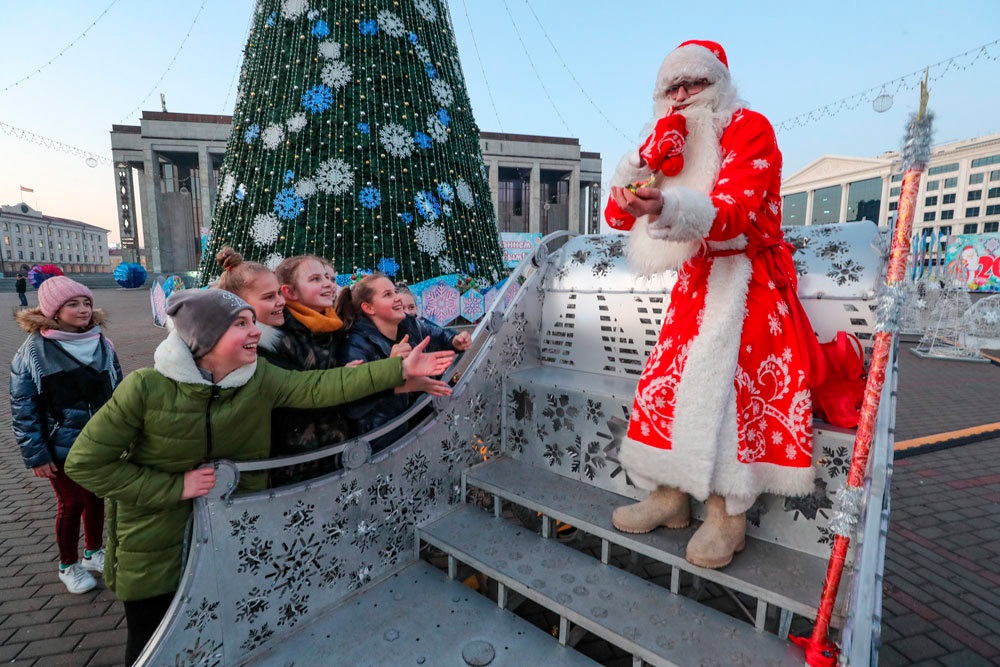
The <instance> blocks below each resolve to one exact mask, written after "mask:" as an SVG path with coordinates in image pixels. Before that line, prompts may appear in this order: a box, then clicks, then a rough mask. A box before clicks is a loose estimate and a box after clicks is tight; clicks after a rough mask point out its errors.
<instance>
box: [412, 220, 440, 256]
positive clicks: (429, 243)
mask: <svg viewBox="0 0 1000 667" xmlns="http://www.w3.org/2000/svg"><path fill="white" fill-rule="evenodd" d="M413 241H414V243H416V244H417V248H419V249H420V251H421V252H424V253H427V254H428V255H430V256H431V257H437V256H438V255H440V254H441V251H442V250H444V246H445V236H444V230H443V229H441V228H440V227H435V226H434V225H431V224H423V225H420V226H419V227H417V229H416V231H415V232H414V233H413Z"/></svg>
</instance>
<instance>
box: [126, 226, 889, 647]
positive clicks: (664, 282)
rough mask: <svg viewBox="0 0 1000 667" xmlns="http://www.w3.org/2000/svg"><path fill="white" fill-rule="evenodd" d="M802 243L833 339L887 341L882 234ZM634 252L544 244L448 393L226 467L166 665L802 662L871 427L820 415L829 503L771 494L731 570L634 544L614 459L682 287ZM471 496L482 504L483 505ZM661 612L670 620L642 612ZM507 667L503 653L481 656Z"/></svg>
mask: <svg viewBox="0 0 1000 667" xmlns="http://www.w3.org/2000/svg"><path fill="white" fill-rule="evenodd" d="M794 231H795V235H796V236H798V237H799V240H798V245H800V246H801V247H802V250H800V252H799V253H797V254H796V258H797V263H798V264H799V265H800V267H801V271H802V276H801V280H800V293H801V294H802V297H803V303H804V305H805V307H806V310H807V312H809V314H810V317H811V318H812V319H813V321H814V323H815V324H816V327H817V329H818V330H819V332H820V334H821V338H822V339H824V340H825V339H829V338H832V336H833V334H834V333H836V331H840V330H848V331H851V332H853V333H855V334H856V335H858V337H859V338H861V339H862V341H866V340H870V338H871V331H872V328H873V322H872V311H873V308H872V306H873V304H874V303H875V292H876V288H877V285H878V283H879V278H878V276H879V275H880V269H881V261H882V259H881V252H880V250H879V247H880V246H879V244H878V231H877V229H876V228H875V226H874V225H872V224H870V223H853V224H847V225H834V226H830V227H807V228H800V229H797V230H794ZM560 244H563V245H562V246H561V247H559V245H560ZM625 244H626V237H624V236H619V235H608V236H578V237H568V235H566V234H565V233H562V234H556V235H553V236H550V237H548V238H546V239H545V240H544V241H543V243H542V245H541V246H539V248H538V249H536V251H535V252H534V253H533V255H532V256H531V257H529V258H528V259H527V260H526V261H525V262H524V263H523V264H522V265H521V266H520V267H519V268H518V270H517V271H516V272H515V275H514V276H512V278H511V280H510V281H509V282H508V287H507V289H506V290H505V291H504V292H502V293H500V295H499V296H498V298H497V299H496V300H495V301H494V303H493V304H492V306H491V307H490V308H489V310H488V312H487V314H486V316H485V317H484V319H483V322H482V323H481V324H480V326H479V327H478V328H477V330H476V333H475V336H474V341H475V344H474V347H473V349H472V350H470V351H469V352H467V353H466V354H465V355H464V357H463V359H462V360H460V361H459V362H458V367H457V368H456V369H455V373H454V374H456V375H458V381H457V384H456V386H455V391H454V395H453V396H452V397H451V398H450V399H434V400H430V399H428V398H424V399H421V401H418V403H417V405H415V406H414V407H413V408H412V409H411V411H410V412H409V413H408V414H407V415H403V416H401V417H400V418H398V420H397V421H396V422H393V423H391V424H387V425H386V426H385V427H383V428H382V429H380V430H379V431H376V432H372V433H369V434H366V435H365V436H364V437H362V438H357V439H355V440H352V441H349V442H347V443H343V444H342V445H338V446H336V447H331V448H327V449H325V450H322V451H319V452H314V453H311V454H308V455H301V456H297V457H286V458H283V459H274V460H271V461H262V462H252V463H249V462H248V463H239V464H234V463H231V462H219V464H218V467H219V474H218V479H219V481H218V482H217V484H216V488H215V489H213V491H212V493H211V494H210V495H209V496H208V497H207V498H205V499H201V500H199V501H197V502H196V504H195V514H194V521H193V530H192V537H191V548H190V552H189V556H188V562H187V565H186V568H185V572H184V576H183V579H182V582H181V588H180V590H179V591H178V595H177V597H176V599H175V601H174V604H173V606H172V607H171V610H170V611H169V612H168V615H167V618H166V619H165V621H164V623H163V624H162V625H161V627H160V628H159V630H158V632H157V635H156V636H155V638H154V642H152V643H151V646H150V648H149V649H148V650H147V651H146V653H145V654H144V659H145V660H146V662H145V664H150V665H152V664H156V665H160V664H170V665H175V664H198V665H237V664H279V665H280V664H287V663H294V664H295V665H305V664H344V665H353V664H410V663H411V661H412V660H413V659H416V658H423V659H424V664H463V663H462V660H463V659H464V660H465V663H466V664H509V665H520V664H526V663H528V662H529V661H534V662H539V663H540V664H593V663H592V662H591V661H589V660H588V659H587V658H585V657H584V656H583V655H582V654H580V653H577V652H576V651H574V650H572V649H571V648H569V645H572V644H573V643H574V642H575V641H576V640H577V639H579V637H580V636H581V634H582V633H583V632H584V631H588V632H591V633H594V634H596V635H597V636H600V637H602V638H604V639H606V640H607V641H609V642H611V643H613V644H616V645H618V646H620V647H621V648H622V649H624V650H626V651H628V652H629V653H631V654H632V655H633V656H635V659H636V660H637V661H644V662H647V663H649V664H685V663H687V662H693V663H702V662H705V663H709V662H711V661H712V660H715V661H717V662H719V663H720V664H728V663H732V662H733V661H734V660H736V661H737V662H744V663H746V664H755V663H757V662H762V663H778V664H796V663H798V664H801V660H802V656H801V653H800V652H799V650H798V649H797V648H795V647H793V646H791V645H790V644H789V643H788V642H787V641H785V639H784V638H785V635H786V634H787V631H788V628H789V626H790V624H791V622H792V620H793V618H795V617H805V618H809V617H810V615H811V614H812V613H814V612H815V605H816V603H817V602H818V598H819V590H820V587H821V584H822V576H823V571H824V569H825V558H826V555H827V554H828V551H829V545H828V541H829V530H828V528H827V525H826V522H827V520H828V518H829V514H830V510H831V508H832V506H833V497H834V496H835V494H836V491H837V490H838V489H839V488H840V486H841V485H842V483H843V478H844V472H846V465H847V462H848V461H849V459H850V450H851V446H852V444H853V434H852V432H851V431H849V430H846V429H838V428H833V427H828V426H827V425H825V424H823V423H822V422H817V423H816V429H815V433H816V439H815V441H816V445H815V450H816V451H815V465H816V471H817V484H816V490H815V492H814V493H813V494H812V495H811V496H808V497H805V498H801V499H784V498H773V497H764V498H762V499H761V501H760V502H759V503H758V504H757V505H755V507H754V508H753V509H752V510H751V512H750V513H749V517H750V522H751V524H750V526H749V529H748V537H749V538H750V539H749V540H748V547H747V549H746V551H745V552H744V553H742V554H740V555H739V556H738V557H737V559H736V560H735V561H734V562H733V564H732V565H731V566H729V567H728V568H726V569H724V570H720V571H712V570H702V569H700V568H697V567H694V566H692V565H690V564H689V563H687V562H686V561H685V560H684V559H683V544H684V542H685V541H686V539H687V536H688V535H689V533H688V532H685V531H656V532H654V533H653V534H650V535H647V536H635V535H625V534H621V533H618V532H617V531H614V530H613V529H612V528H611V527H610V513H611V510H612V508H613V507H614V506H615V504H620V503H621V502H622V501H624V500H626V499H627V498H629V497H636V496H637V495H639V494H638V493H637V492H636V490H635V489H634V487H632V486H631V485H630V483H629V482H628V480H627V475H626V474H625V472H624V471H623V470H622V469H621V468H620V466H619V465H618V463H617V447H618V445H619V443H620V441H621V438H622V436H623V433H624V425H625V424H626V423H627V418H628V410H629V409H630V408H631V402H632V395H633V392H634V389H635V384H636V381H637V380H638V375H639V373H640V372H641V370H642V365H643V363H644V360H645V357H646V355H647V354H648V352H649V350H650V349H651V347H652V346H653V345H654V344H655V342H656V339H657V336H658V333H659V329H660V325H661V322H662V314H663V309H664V306H665V304H666V300H667V299H668V298H669V288H670V286H671V284H672V278H671V276H670V275H669V274H666V275H663V276H660V277H658V278H656V279H652V280H650V279H643V278H640V277H638V276H636V275H634V274H633V273H632V272H631V270H630V269H629V268H628V266H627V263H626V260H625V257H624V251H625V247H626V246H625ZM522 281H523V284H522ZM894 377H895V375H893V378H894ZM886 386H887V389H886V392H890V391H891V387H892V386H894V383H892V382H890V383H887V385H886ZM893 403H894V402H893V400H891V396H890V395H889V394H887V395H886V398H885V399H884V400H883V403H882V410H881V413H880V421H879V440H878V442H877V443H876V453H877V455H876V457H875V458H874V460H873V463H872V467H871V481H870V484H869V486H868V508H867V513H866V514H865V515H864V516H865V520H864V523H863V525H862V526H861V528H860V533H861V534H860V536H859V537H860V540H859V546H858V548H857V549H856V550H855V552H854V553H853V554H852V555H851V556H850V560H849V562H851V563H853V576H852V575H850V574H849V576H848V579H847V581H848V582H850V585H849V586H848V585H845V587H844V589H845V590H843V591H842V592H841V599H842V604H841V605H840V606H839V607H838V613H837V616H836V619H835V623H834V625H835V626H836V627H842V637H843V641H844V644H845V651H844V655H846V656H849V657H850V658H851V661H852V662H857V663H858V664H860V663H861V662H868V659H869V658H870V656H871V655H872V646H873V642H877V638H878V633H877V626H878V618H879V616H878V614H879V612H880V599H879V590H880V589H879V585H880V584H879V582H880V577H881V566H882V562H883V559H884V522H885V520H886V517H887V508H888V492H887V488H888V487H887V484H888V478H889V471H890V465H891V437H890V429H891V426H892V420H893V413H892V409H893V407H894V405H893ZM428 408H429V409H430V416H428V417H426V418H425V419H423V421H421V422H420V424H419V425H417V426H416V427H415V428H414V429H413V430H411V431H410V432H409V433H408V434H407V435H406V436H404V437H403V438H401V439H400V440H399V441H397V442H396V443H394V444H393V445H392V446H390V447H389V448H388V449H386V450H385V451H382V452H379V453H378V454H376V455H374V456H372V455H371V454H370V448H369V447H368V445H367V443H368V442H369V441H370V440H372V439H373V438H374V437H377V436H378V435H380V434H382V433H388V432H389V431H391V430H392V429H393V428H395V427H396V426H397V425H398V424H402V423H405V422H406V421H407V420H408V419H409V418H410V417H412V416H415V415H416V414H418V413H419V412H420V411H421V410H426V409H428ZM334 455H337V456H342V459H343V462H344V468H343V469H342V470H339V471H337V472H334V473H331V474H330V475H327V476H325V477H322V478H318V479H314V480H309V481H307V482H302V483H299V484H295V485H291V486H288V487H282V488H275V489H271V490H269V491H266V492H261V493H255V494H246V495H233V494H232V493H231V490H232V489H234V488H235V484H236V481H237V480H238V477H239V474H240V473H241V472H248V471H251V470H264V469H268V468H274V467H279V466H282V465H291V464H295V463H301V462H304V461H307V460H311V459H314V458H317V457H324V456H334ZM473 492H475V493H473ZM470 496H475V497H476V498H478V499H479V502H478V503H474V504H471V505H467V504H465V501H466V499H467V498H469V497H470ZM483 498H486V499H492V508H493V513H492V514H490V513H486V512H483V511H482V510H481V508H480V505H481V504H483V503H482V499H483ZM699 509H700V508H696V515H697V514H698V512H699ZM507 510H513V515H515V516H520V517H522V518H523V517H524V516H526V515H527V516H529V517H540V530H541V533H542V534H541V535H538V534H536V533H535V532H534V531H532V530H531V529H529V528H527V527H525V526H524V525H521V524H519V523H516V522H514V523H511V521H509V520H508V519H510V517H511V514H512V513H511V512H508V511H507ZM552 519H556V520H560V521H564V522H567V523H570V524H572V525H573V526H575V527H577V528H578V529H579V530H581V531H583V532H585V533H588V534H590V535H594V536H596V537H597V538H599V539H600V544H601V554H600V555H601V557H600V558H593V557H591V556H588V555H586V554H584V553H583V552H580V551H578V550H576V549H573V548H572V547H570V546H566V545H562V544H558V543H556V542H555V541H554V540H547V539H545V537H547V536H548V535H550V534H551V531H552V524H551V520H552ZM427 545H430V546H432V547H434V548H436V549H438V550H440V551H443V552H444V553H445V554H446V555H447V562H448V568H447V572H446V573H442V572H439V571H438V570H436V569H434V568H433V567H430V566H429V565H428V564H427V563H425V562H424V561H423V560H421V557H420V554H421V548H422V547H424V546H427ZM613 546H623V547H626V548H627V549H630V550H631V551H633V552H635V553H638V554H641V555H643V556H645V557H647V558H650V559H653V560H656V561H659V562H661V563H664V564H665V565H666V566H667V567H668V568H669V571H670V578H669V584H668V585H667V586H665V587H660V586H657V585H654V584H652V583H650V582H645V581H643V580H641V579H639V578H638V577H635V576H634V575H632V574H630V573H628V572H626V571H624V570H622V569H619V568H618V567H615V566H614V565H613V564H612V563H611V561H612V559H611V558H610V553H611V550H612V547H613ZM460 563H462V564H465V565H466V566H469V567H472V568H474V569H476V570H478V571H479V572H481V573H483V574H484V575H486V577H488V578H489V579H491V580H493V581H494V582H496V586H495V590H494V589H491V590H494V592H493V594H492V597H491V598H489V599H488V598H486V597H485V596H483V595H480V594H479V593H474V592H473V591H471V590H469V589H468V588H465V587H462V586H461V585H460V584H458V583H456V582H454V581H452V580H451V579H450V578H449V577H454V576H455V574H456V572H457V568H458V565H459V564H460ZM702 582H709V583H711V584H712V585H714V586H718V587H719V588H720V590H725V591H727V594H728V595H730V596H734V597H735V599H738V600H739V601H740V603H739V605H738V606H740V607H742V608H743V611H742V612H737V614H736V615H735V616H730V615H727V614H724V613H722V612H721V611H718V610H717V609H714V608H712V607H710V606H707V605H703V604H701V603H699V602H697V601H695V600H693V599H691V598H690V597H688V596H686V595H685V593H688V592H690V590H691V589H692V587H694V588H698V589H700V586H701V585H702ZM524 599H530V600H533V601H534V602H536V603H537V604H540V605H542V606H544V607H547V608H548V609H549V610H550V611H552V612H553V613H555V614H557V615H558V617H559V619H560V623H559V632H558V638H557V640H554V639H552V638H551V637H550V636H548V634H547V633H546V632H544V631H541V630H539V629H538V628H536V627H534V626H532V625H530V624H528V623H527V622H525V621H524V620H522V619H520V618H518V617H517V616H515V615H514V614H513V613H511V611H512V610H513V609H514V608H515V607H516V606H517V605H518V603H519V601H521V600H524ZM640 607H642V608H646V609H649V613H646V614H635V613H632V614H629V613H627V612H628V610H629V609H632V610H634V609H636V608H640ZM657 610H659V612H660V613H658V611H657ZM637 616H642V617H644V620H642V621H636V617H637ZM626 620H628V621H629V622H625V621H626ZM359 629H360V632H359ZM491 652H492V656H493V658H490V660H492V662H489V663H487V662H479V663H476V662H475V661H476V660H480V661H483V660H486V657H488V656H489V655H491ZM866 656H867V657H866ZM470 660H472V662H470ZM418 662H419V661H418Z"/></svg>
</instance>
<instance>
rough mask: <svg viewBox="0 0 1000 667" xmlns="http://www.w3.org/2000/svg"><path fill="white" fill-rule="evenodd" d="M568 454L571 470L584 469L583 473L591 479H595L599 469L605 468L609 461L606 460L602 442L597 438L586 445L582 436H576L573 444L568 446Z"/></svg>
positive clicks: (578, 470)
mask: <svg viewBox="0 0 1000 667" xmlns="http://www.w3.org/2000/svg"><path fill="white" fill-rule="evenodd" d="M566 454H567V455H568V456H569V458H570V461H571V463H570V472H580V471H581V470H583V474H584V475H586V477H587V479H589V480H593V479H594V478H595V477H596V476H597V471H598V470H603V469H604V468H605V467H606V466H607V461H605V460H604V456H603V452H602V451H601V444H600V443H599V442H597V441H596V440H595V441H592V442H588V443H587V444H586V446H584V444H583V440H582V438H581V437H580V436H576V438H574V440H573V444H572V445H570V446H569V447H567V448H566Z"/></svg>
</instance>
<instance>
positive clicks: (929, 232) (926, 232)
mask: <svg viewBox="0 0 1000 667" xmlns="http://www.w3.org/2000/svg"><path fill="white" fill-rule="evenodd" d="M920 234H921V235H922V236H934V228H933V227H924V228H923V229H922V230H921V231H920Z"/></svg>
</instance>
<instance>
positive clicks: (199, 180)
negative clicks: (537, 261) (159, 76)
mask: <svg viewBox="0 0 1000 667" xmlns="http://www.w3.org/2000/svg"><path fill="white" fill-rule="evenodd" d="M231 129H232V116H218V115H208V114H186V113H172V112H160V111H155V112H154V111H144V112H143V113H142V118H141V120H140V124H139V125H112V127H111V152H112V159H113V160H114V162H115V190H116V196H117V200H118V201H117V206H118V225H119V228H120V230H121V239H122V259H123V261H137V257H136V254H137V248H138V247H139V236H138V229H137V228H136V225H137V224H138V223H137V216H136V211H137V207H136V192H138V194H139V196H138V202H139V207H140V209H138V210H141V211H142V238H143V244H142V245H143V246H144V248H145V260H146V268H147V269H148V270H149V271H151V272H153V273H177V272H183V271H193V270H195V269H197V268H198V264H199V262H200V259H201V257H200V255H201V238H202V237H203V236H204V235H205V234H207V233H208V228H209V226H210V225H211V222H212V212H213V210H214V208H215V200H216V192H217V189H218V185H219V183H218V180H219V179H218V174H219V169H220V167H221V166H222V158H223V155H224V153H225V149H226V141H227V140H228V139H229V134H230V130H231ZM479 145H480V148H481V149H482V151H483V159H484V160H485V162H486V164H487V166H488V167H489V170H490V173H489V180H490V190H491V192H492V195H493V205H494V208H495V210H496V211H497V225H498V227H499V230H500V231H501V232H528V233H541V234H548V233H551V232H554V231H559V230H568V231H571V232H576V233H598V232H599V231H600V207H601V205H602V202H601V196H600V189H601V155H600V153H588V152H585V151H581V150H580V142H579V140H578V139H573V138H563V137H542V136H533V135H523V134H498V133H493V132H483V133H481V134H480V140H479ZM136 174H137V175H138V176H137V177H136V176H135V175H136Z"/></svg>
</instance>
